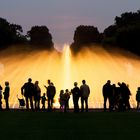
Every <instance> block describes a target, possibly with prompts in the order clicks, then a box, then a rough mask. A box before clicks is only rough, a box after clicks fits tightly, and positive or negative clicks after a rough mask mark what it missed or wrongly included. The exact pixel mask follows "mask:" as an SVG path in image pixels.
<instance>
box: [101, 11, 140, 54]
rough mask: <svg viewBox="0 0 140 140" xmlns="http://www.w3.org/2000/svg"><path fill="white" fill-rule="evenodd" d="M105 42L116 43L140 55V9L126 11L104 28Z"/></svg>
mask: <svg viewBox="0 0 140 140" xmlns="http://www.w3.org/2000/svg"><path fill="white" fill-rule="evenodd" d="M103 34H104V39H103V43H104V44H109V45H112V44H113V45H116V46H119V47H121V48H124V49H127V50H129V51H131V52H134V53H137V54H139V55H140V47H139V46H140V11H137V12H134V13H133V12H126V13H123V14H121V16H120V17H117V16H116V18H115V23H114V25H111V26H109V27H108V28H106V29H105V30H104V33H103Z"/></svg>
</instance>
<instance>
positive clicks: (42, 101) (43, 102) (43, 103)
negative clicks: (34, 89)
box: [41, 93, 46, 110]
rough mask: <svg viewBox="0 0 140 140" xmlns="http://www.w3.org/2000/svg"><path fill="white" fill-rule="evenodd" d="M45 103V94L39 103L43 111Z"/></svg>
mask: <svg viewBox="0 0 140 140" xmlns="http://www.w3.org/2000/svg"><path fill="white" fill-rule="evenodd" d="M45 102H46V96H45V93H44V94H43V96H42V97H41V103H42V109H43V110H45Z"/></svg>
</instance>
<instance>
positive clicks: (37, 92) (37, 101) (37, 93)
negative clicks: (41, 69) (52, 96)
mask: <svg viewBox="0 0 140 140" xmlns="http://www.w3.org/2000/svg"><path fill="white" fill-rule="evenodd" d="M38 84H39V82H38V81H35V84H34V100H35V109H37V110H38V109H40V97H41V96H40V94H41V89H40V87H39V85H38Z"/></svg>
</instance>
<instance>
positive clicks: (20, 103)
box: [17, 95, 25, 108]
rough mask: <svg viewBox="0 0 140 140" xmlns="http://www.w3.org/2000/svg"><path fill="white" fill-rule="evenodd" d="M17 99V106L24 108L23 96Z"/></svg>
mask: <svg viewBox="0 0 140 140" xmlns="http://www.w3.org/2000/svg"><path fill="white" fill-rule="evenodd" d="M17 98H18V95H17ZM18 101H19V108H24V106H25V100H24V98H23V97H22V98H21V99H20V98H18Z"/></svg>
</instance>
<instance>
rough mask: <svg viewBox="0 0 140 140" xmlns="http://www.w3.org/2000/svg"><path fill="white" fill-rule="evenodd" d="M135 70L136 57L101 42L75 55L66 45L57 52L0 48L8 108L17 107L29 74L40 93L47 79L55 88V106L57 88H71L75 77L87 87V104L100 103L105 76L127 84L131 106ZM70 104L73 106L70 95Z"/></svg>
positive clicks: (136, 78) (137, 80)
mask: <svg viewBox="0 0 140 140" xmlns="http://www.w3.org/2000/svg"><path fill="white" fill-rule="evenodd" d="M8 51H9V53H7V52H8ZM5 54H8V55H5ZM139 70H140V58H139V57H137V56H135V55H133V54H131V53H129V52H126V51H122V50H119V49H113V50H112V51H107V50H105V49H104V48H103V47H101V46H94V47H93V48H92V49H83V50H81V51H80V52H79V53H78V54H77V55H76V56H74V55H73V54H72V53H71V51H70V48H69V46H68V45H65V46H64V49H63V52H62V53H61V54H60V53H57V52H55V51H54V52H48V51H30V52H28V51H22V53H21V52H20V53H19V52H14V53H12V52H11V50H6V51H2V52H0V84H1V85H2V87H4V82H5V81H9V82H10V88H11V91H10V107H11V108H18V106H19V104H18V99H17V95H18V96H19V97H21V90H20V89H21V86H22V85H23V84H24V83H25V82H27V80H28V78H29V77H31V78H32V80H33V82H35V81H36V80H38V81H39V85H40V87H41V94H43V93H45V92H46V89H45V88H44V85H45V84H47V80H48V79H51V81H52V82H53V83H54V85H55V86H56V89H57V94H56V96H55V103H54V106H55V107H59V102H58V98H59V92H60V90H61V89H64V90H65V89H69V90H71V88H73V83H74V82H75V81H77V82H78V86H80V85H81V84H82V83H81V81H82V80H83V79H85V80H86V81H87V84H88V85H89V86H90V89H91V94H90V97H89V107H91V108H102V107H103V97H102V86H103V84H105V83H106V81H107V80H108V79H110V80H111V82H112V84H113V83H115V84H117V83H118V82H126V83H127V84H128V85H129V88H130V90H131V93H132V96H131V99H130V101H131V106H132V107H135V106H136V101H135V95H136V90H137V87H138V86H139V85H140V78H139ZM4 106H5V103H4V101H3V107H4ZM70 107H73V103H72V97H71V99H70Z"/></svg>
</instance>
